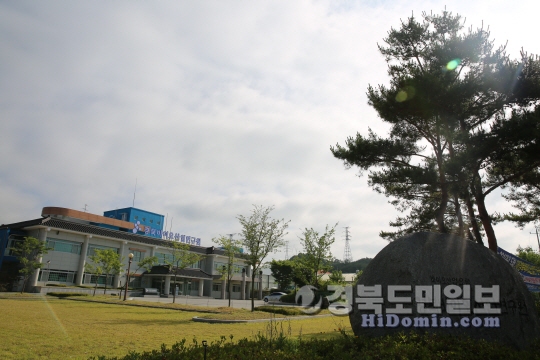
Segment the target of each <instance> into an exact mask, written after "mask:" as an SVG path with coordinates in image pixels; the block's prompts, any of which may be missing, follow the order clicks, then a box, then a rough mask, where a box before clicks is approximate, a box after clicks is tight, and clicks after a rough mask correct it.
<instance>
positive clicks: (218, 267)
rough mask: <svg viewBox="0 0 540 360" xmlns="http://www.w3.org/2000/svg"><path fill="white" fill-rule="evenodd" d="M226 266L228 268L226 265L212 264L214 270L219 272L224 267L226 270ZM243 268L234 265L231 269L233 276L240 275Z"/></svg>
mask: <svg viewBox="0 0 540 360" xmlns="http://www.w3.org/2000/svg"><path fill="white" fill-rule="evenodd" d="M227 266H228V264H227V263H221V262H215V263H214V270H216V271H221V269H223V267H225V269H227ZM243 268H245V266H241V265H238V264H234V265H233V267H232V273H233V274H241V273H242V269H243ZM246 271H247V269H246Z"/></svg>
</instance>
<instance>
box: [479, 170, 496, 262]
mask: <svg viewBox="0 0 540 360" xmlns="http://www.w3.org/2000/svg"><path fill="white" fill-rule="evenodd" d="M476 179H477V182H479V181H480V180H479V177H478V176H477V177H476ZM474 190H475V192H474V198H475V200H476V207H477V208H478V215H479V216H480V221H482V225H483V227H484V231H485V232H486V237H487V240H488V246H489V249H490V250H491V251H493V252H495V253H496V252H497V238H496V237H495V230H493V225H492V223H491V217H490V216H489V214H488V212H487V209H486V203H485V197H484V194H483V193H482V187H481V186H479V185H477V186H475V187H474Z"/></svg>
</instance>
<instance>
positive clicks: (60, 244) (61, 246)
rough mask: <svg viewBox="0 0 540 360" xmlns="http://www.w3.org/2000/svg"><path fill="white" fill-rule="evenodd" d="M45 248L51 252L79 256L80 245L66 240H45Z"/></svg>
mask: <svg viewBox="0 0 540 360" xmlns="http://www.w3.org/2000/svg"><path fill="white" fill-rule="evenodd" d="M47 247H48V248H50V249H51V250H52V251H60V252H66V253H71V254H77V255H80V254H81V243H77V242H74V241H67V240H59V239H53V238H47Z"/></svg>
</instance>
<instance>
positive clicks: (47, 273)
mask: <svg viewBox="0 0 540 360" xmlns="http://www.w3.org/2000/svg"><path fill="white" fill-rule="evenodd" d="M76 275H77V272H75V271H63V270H42V271H40V272H39V278H38V281H56V282H63V283H74V282H75V277H76Z"/></svg>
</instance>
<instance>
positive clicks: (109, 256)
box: [85, 249, 123, 296]
mask: <svg viewBox="0 0 540 360" xmlns="http://www.w3.org/2000/svg"><path fill="white" fill-rule="evenodd" d="M88 258H89V259H90V260H91V261H92V262H93V264H91V263H86V264H85V271H87V272H90V273H92V274H94V275H96V277H97V278H96V284H95V286H94V296H95V295H96V288H97V284H98V282H99V277H100V276H101V275H105V288H104V289H103V294H105V293H106V292H107V283H108V282H109V277H110V276H114V275H119V274H120V273H121V272H122V267H123V266H122V265H123V264H122V263H123V260H122V259H120V255H119V254H118V253H117V252H116V251H114V250H112V249H107V250H99V249H96V250H95V251H94V255H92V256H89V257H88Z"/></svg>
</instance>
